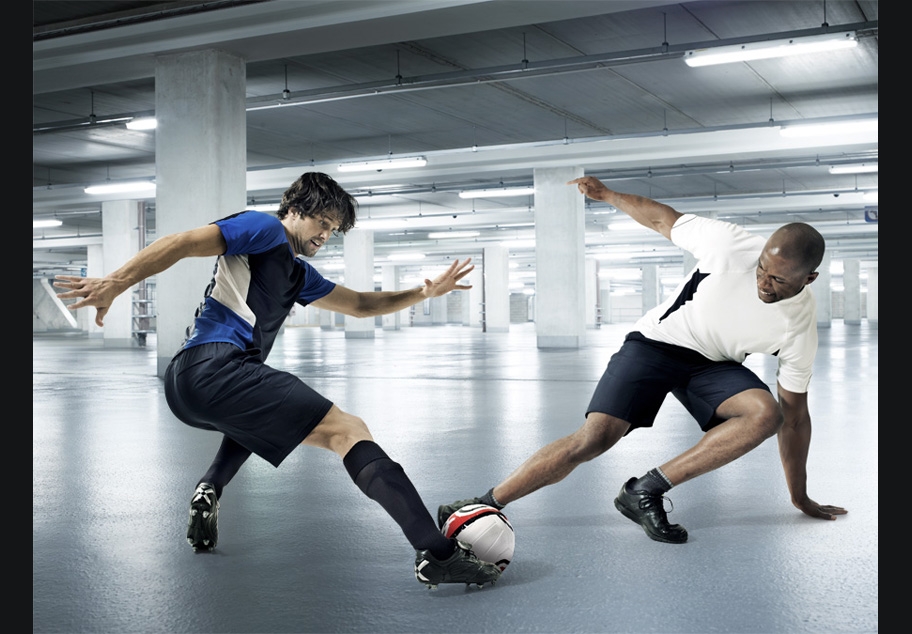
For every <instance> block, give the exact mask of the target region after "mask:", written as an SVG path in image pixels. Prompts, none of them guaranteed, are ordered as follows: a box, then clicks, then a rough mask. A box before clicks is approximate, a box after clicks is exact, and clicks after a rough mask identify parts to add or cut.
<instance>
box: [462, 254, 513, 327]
mask: <svg viewBox="0 0 912 634" xmlns="http://www.w3.org/2000/svg"><path fill="white" fill-rule="evenodd" d="M472 264H474V265H475V268H474V269H472V272H471V273H469V274H468V275H466V276H465V277H464V278H462V279H463V280H464V281H465V283H466V284H469V285H471V286H472V288H470V289H469V290H467V291H459V292H460V293H462V325H463V326H481V308H482V307H481V298H482V295H483V294H484V288H483V287H484V276H483V275H482V274H481V261H480V260H478V259H477V258H476V259H474V260H472ZM508 266H509V265H508Z"/></svg>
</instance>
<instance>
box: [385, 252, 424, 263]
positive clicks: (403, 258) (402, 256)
mask: <svg viewBox="0 0 912 634" xmlns="http://www.w3.org/2000/svg"><path fill="white" fill-rule="evenodd" d="M424 258H425V255H424V254H423V253H390V255H389V258H388V259H389V260H390V261H392V262H413V261H415V260H423V259H424Z"/></svg>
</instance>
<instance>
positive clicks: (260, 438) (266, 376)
mask: <svg viewBox="0 0 912 634" xmlns="http://www.w3.org/2000/svg"><path fill="white" fill-rule="evenodd" d="M165 398H166V399H167V400H168V406H169V407H170V408H171V411H172V412H173V413H174V415H175V416H177V417H178V418H179V419H180V420H181V421H183V422H184V423H186V424H187V425H190V426H192V427H198V428H200V429H208V430H212V431H220V432H222V433H223V434H225V435H226V436H228V437H229V438H231V439H232V440H235V441H236V442H238V443H239V444H240V445H242V446H244V447H246V448H247V449H249V450H250V451H252V452H253V453H255V454H257V455H258V456H260V457H262V458H263V459H265V460H267V461H269V462H270V463H272V465H273V466H276V467H278V466H279V464H281V462H282V461H283V460H284V459H285V458H286V457H287V456H288V454H290V453H291V452H292V451H293V450H294V448H295V447H297V446H298V445H299V444H301V441H302V440H304V438H305V437H306V436H307V435H308V434H309V433H310V432H311V431H313V428H314V427H316V426H317V424H318V423H319V422H320V421H321V420H323V418H324V417H325V416H326V414H327V413H328V412H329V409H330V408H331V407H332V402H331V401H329V400H327V399H326V398H324V397H323V396H321V395H320V394H318V393H317V392H315V391H314V390H313V389H311V388H310V387H308V386H307V385H306V384H305V383H304V382H303V381H301V379H299V378H298V377H296V376H295V375H293V374H289V373H288V372H282V371H280V370H276V369H275V368H271V367H269V366H268V365H266V364H264V363H263V362H262V361H261V360H260V359H259V356H258V355H255V354H251V353H248V352H245V351H243V350H241V349H240V348H238V347H237V346H235V345H233V344H230V343H206V344H202V345H199V346H194V347H192V348H187V349H185V350H182V351H181V352H179V353H178V354H177V356H175V357H174V359H172V360H171V363H169V364H168V368H167V369H166V370H165Z"/></svg>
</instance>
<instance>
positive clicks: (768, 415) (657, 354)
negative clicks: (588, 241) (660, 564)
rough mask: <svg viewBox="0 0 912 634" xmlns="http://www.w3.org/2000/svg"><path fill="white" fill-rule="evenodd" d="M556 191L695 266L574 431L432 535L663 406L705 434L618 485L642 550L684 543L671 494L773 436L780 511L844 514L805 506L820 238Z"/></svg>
mask: <svg viewBox="0 0 912 634" xmlns="http://www.w3.org/2000/svg"><path fill="white" fill-rule="evenodd" d="M568 184H569V185H576V186H577V187H578V189H579V191H580V192H581V193H583V194H585V195H586V196H587V197H589V198H591V199H593V200H598V201H602V202H606V203H608V204H610V205H612V206H614V207H616V208H617V209H619V210H621V211H622V212H624V213H626V214H627V215H629V216H630V217H631V218H633V219H634V220H636V221H637V222H639V223H640V224H642V225H644V226H646V227H648V228H650V229H652V230H654V231H657V232H659V233H660V234H662V235H663V236H665V237H666V238H668V239H669V240H671V241H672V242H673V243H674V244H676V245H678V246H680V247H681V248H683V249H685V250H687V251H690V252H691V253H692V254H693V255H694V256H695V257H696V258H697V266H696V268H695V269H694V270H693V271H692V272H691V273H690V275H689V276H688V277H687V279H686V280H685V281H684V282H683V283H682V284H681V285H680V286H679V287H678V288H677V290H676V291H675V292H674V293H672V295H671V296H670V297H669V298H668V299H667V300H666V301H664V302H663V303H661V304H660V305H659V306H657V307H655V308H653V309H651V310H649V311H647V313H646V314H645V315H643V317H641V318H640V319H639V320H638V321H637V322H636V324H634V327H633V330H632V332H630V333H629V334H628V335H627V337H626V339H625V341H624V343H623V345H622V346H621V348H620V350H619V351H618V352H617V353H616V354H615V355H613V356H612V357H611V359H610V360H609V362H608V366H607V368H606V369H605V372H604V374H603V375H602V378H601V379H600V381H599V382H598V384H597V386H596V388H595V393H594V394H593V396H592V400H591V401H590V403H589V406H588V408H587V410H586V421H585V423H584V424H583V426H582V427H581V428H580V429H579V430H577V431H576V432H574V433H572V434H570V435H569V436H566V437H564V438H560V439H558V440H556V441H554V442H552V443H550V444H548V445H546V446H545V447H543V448H542V449H540V450H538V451H537V452H536V453H535V454H533V455H532V456H531V457H530V458H529V459H528V460H526V462H524V463H523V464H522V465H520V466H519V468H518V469H516V470H515V471H514V472H513V473H511V474H510V475H509V476H507V478H506V479H505V480H504V481H502V482H501V483H500V484H498V485H497V486H495V487H494V488H492V489H490V490H489V491H488V492H487V493H485V494H483V495H482V496H481V497H479V498H471V499H468V500H460V501H458V502H454V503H453V504H444V505H441V506H440V507H439V508H438V511H437V521H438V523H439V524H440V525H441V526H442V525H443V523H444V522H445V521H446V519H447V518H448V517H449V516H450V515H451V514H452V513H453V512H454V511H455V510H456V509H458V508H460V507H462V506H464V505H465V504H479V503H481V504H488V505H490V506H494V507H496V508H503V507H504V506H505V505H506V504H507V503H509V502H513V501H515V500H517V499H519V498H521V497H523V496H526V495H528V494H530V493H532V492H533V491H536V490H538V489H540V488H542V487H544V486H547V485H550V484H554V483H556V482H559V481H560V480H562V479H564V478H565V477H567V476H568V475H569V474H570V472H572V471H573V470H574V469H575V468H576V467H577V466H579V465H580V464H582V463H583V462H586V461H588V460H592V459H593V458H596V457H597V456H600V455H601V454H603V453H604V452H606V451H608V450H609V449H610V448H611V447H613V446H614V445H615V443H617V442H618V441H619V440H620V439H621V438H623V437H624V436H625V435H626V434H628V433H629V432H630V431H632V430H633V429H636V428H638V427H651V426H652V424H653V421H654V420H655V416H656V414H657V412H658V410H659V407H660V406H661V405H662V403H663V402H664V400H665V397H666V396H667V395H668V394H669V393H671V394H673V395H674V396H675V397H676V398H677V399H678V400H679V401H680V402H681V403H682V404H683V405H684V407H685V408H687V410H688V411H689V412H690V414H691V415H693V417H694V418H695V419H696V420H697V422H698V423H699V424H700V427H701V428H702V430H703V431H704V432H705V434H704V435H703V437H702V438H701V440H700V441H699V442H698V443H697V444H696V445H695V446H694V447H692V448H690V449H688V450H687V451H685V452H684V453H682V454H681V455H679V456H677V457H675V458H672V459H671V460H669V461H668V462H666V463H664V464H662V465H660V466H658V467H656V468H654V469H652V470H650V471H648V472H647V473H646V474H644V475H643V476H642V477H640V478H636V477H634V478H630V479H629V480H628V481H627V482H626V483H625V484H624V485H623V486H622V487H621V490H620V492H619V493H618V496H617V497H616V498H615V500H614V504H615V507H616V508H617V509H618V510H619V511H620V512H621V513H622V514H623V515H624V516H625V517H627V518H629V519H631V520H633V521H634V522H636V523H638V524H640V525H641V526H642V527H643V530H644V531H645V532H646V534H647V535H648V536H649V537H650V538H651V539H654V540H656V541H660V542H666V543H674V544H680V543H684V542H686V541H687V531H686V530H685V529H684V527H683V526H680V525H679V524H670V523H669V522H668V517H667V513H666V511H665V509H664V507H663V497H664V494H665V493H667V492H668V491H669V490H670V489H671V488H672V487H673V486H677V485H679V484H682V483H684V482H687V481H688V480H691V479H693V478H695V477H697V476H699V475H702V474H704V473H707V472H709V471H712V470H714V469H718V468H719V467H721V466H723V465H725V464H728V463H729V462H731V461H733V460H735V459H737V458H739V457H741V456H743V455H744V454H746V453H747V452H748V451H750V450H751V449H753V448H755V447H757V446H758V445H759V444H760V443H762V442H763V441H764V440H766V439H767V438H769V437H771V436H773V435H776V434H778V438H779V454H780V457H781V460H782V466H783V469H784V471H785V479H786V483H787V485H788V489H789V493H790V494H791V500H792V504H793V505H794V506H795V507H797V508H798V509H800V510H801V511H802V512H804V513H806V514H807V515H809V516H811V517H816V518H821V519H828V520H834V519H836V516H837V515H842V514H844V513H846V510H845V509H843V508H840V507H837V506H829V505H823V504H818V503H817V502H815V501H814V500H812V499H811V498H810V497H808V493H807V472H806V466H807V455H808V447H809V445H810V440H811V417H810V414H809V413H808V404H807V390H808V385H809V383H810V380H811V370H812V366H813V363H814V356H815V354H816V352H817V321H816V319H817V311H816V304H815V301H814V296H813V295H812V294H811V291H810V289H809V288H808V287H807V286H808V284H810V283H811V282H813V281H814V280H815V279H816V278H817V272H816V269H817V267H818V266H819V265H820V263H821V261H822V258H823V254H824V248H825V244H824V240H823V237H822V236H821V235H820V234H819V233H818V232H817V230H816V229H814V228H813V227H811V226H810V225H807V224H804V223H791V224H787V225H784V226H783V227H780V228H779V229H777V230H776V231H775V232H774V233H773V234H772V235H771V236H770V238H769V239H768V240H765V239H764V238H762V237H761V236H757V235H752V234H750V233H749V232H747V231H745V230H744V229H742V228H741V227H739V226H737V225H733V224H730V223H727V222H722V221H719V220H712V219H709V218H701V217H698V216H695V215H693V214H681V213H679V212H677V211H676V210H675V209H673V208H671V207H669V206H668V205H664V204H662V203H659V202H657V201H655V200H651V199H649V198H645V197H643V196H635V195H631V194H622V193H619V192H615V191H613V190H610V189H608V188H607V187H606V186H605V185H604V184H603V183H602V182H601V181H599V180H598V179H596V178H593V177H591V176H584V177H582V178H578V179H575V180H572V181H570V183H568ZM751 353H762V354H770V355H774V356H776V358H777V359H778V366H779V367H778V372H777V377H776V379H777V392H778V396H779V398H778V402H777V399H776V398H774V397H773V395H772V393H771V392H770V389H769V388H768V387H767V385H766V384H765V383H764V382H763V381H761V380H760V378H759V377H757V376H756V375H755V374H754V373H753V372H751V371H750V370H749V369H748V368H745V367H744V366H743V365H742V363H743V361H744V359H745V358H746V357H747V355H748V354H751Z"/></svg>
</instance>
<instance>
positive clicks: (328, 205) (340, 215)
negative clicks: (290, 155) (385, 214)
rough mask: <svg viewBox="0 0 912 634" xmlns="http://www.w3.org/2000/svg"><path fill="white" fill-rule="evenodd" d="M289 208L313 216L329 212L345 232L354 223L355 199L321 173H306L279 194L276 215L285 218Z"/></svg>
mask: <svg viewBox="0 0 912 634" xmlns="http://www.w3.org/2000/svg"><path fill="white" fill-rule="evenodd" d="M292 209H295V210H297V211H296V212H293V213H298V214H300V215H302V216H310V217H312V218H314V217H317V216H321V215H324V214H331V215H334V216H335V217H336V219H337V220H338V222H339V231H340V232H341V233H346V232H348V231H349V230H350V229H351V228H352V227H354V226H355V216H356V213H357V209H358V201H357V200H355V197H354V196H352V195H351V194H349V193H348V192H347V191H345V190H344V189H342V186H341V185H339V183H337V182H336V181H335V180H333V178H332V177H330V176H327V175H326V174H323V173H321V172H305V173H303V174H301V176H300V177H299V178H298V179H297V180H296V181H295V182H294V183H292V184H291V187H289V188H288V189H286V190H285V193H284V194H282V202H281V203H280V204H279V210H278V212H277V213H276V215H277V216H278V217H279V220H282V219H283V218H285V216H286V215H288V212H289V211H290V210H292Z"/></svg>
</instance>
